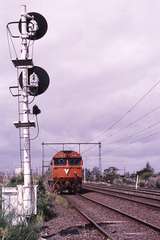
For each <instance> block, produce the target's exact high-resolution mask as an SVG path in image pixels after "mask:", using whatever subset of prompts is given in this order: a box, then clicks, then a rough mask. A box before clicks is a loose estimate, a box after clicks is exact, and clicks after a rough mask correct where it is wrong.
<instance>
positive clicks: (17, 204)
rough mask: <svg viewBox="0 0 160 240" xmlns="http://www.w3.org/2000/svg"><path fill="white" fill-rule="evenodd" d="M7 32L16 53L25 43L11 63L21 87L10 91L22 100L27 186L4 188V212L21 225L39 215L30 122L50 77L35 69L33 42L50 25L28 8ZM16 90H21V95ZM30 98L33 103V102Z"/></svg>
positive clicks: (21, 128)
mask: <svg viewBox="0 0 160 240" xmlns="http://www.w3.org/2000/svg"><path fill="white" fill-rule="evenodd" d="M15 26H16V27H17V28H18V30H19V33H20V34H19V35H17V34H13V32H12V31H13V27H15ZM7 31H8V34H9V37H10V42H11V43H12V48H13V50H14V51H15V49H16V47H15V46H14V44H13V40H17V39H18V40H20V41H21V48H20V57H18V54H17V53H16V52H14V53H15V55H16V58H15V59H11V60H12V62H13V64H14V66H15V67H16V68H17V83H18V84H17V86H11V87H10V91H11V93H12V96H14V97H18V114H19V119H18V122H15V123H14V125H15V127H16V128H18V129H19V136H20V159H21V168H22V169H21V170H22V173H23V176H24V184H23V185H18V186H17V187H14V188H5V187H3V189H2V199H3V201H2V209H3V211H4V212H5V213H6V214H8V213H11V212H12V213H13V214H14V217H15V218H14V223H18V222H19V221H22V220H25V219H26V218H30V216H31V215H33V214H36V213H37V186H36V185H33V183H32V171H31V138H30V129H31V128H32V127H36V123H35V122H34V121H30V116H31V114H32V116H33V115H36V116H37V114H39V113H40V110H39V108H38V107H37V106H36V105H34V106H33V111H31V109H30V103H31V102H33V101H34V99H35V97H36V96H38V95H40V94H42V93H43V92H44V91H45V90H46V89H47V88H48V85H49V76H48V74H47V73H46V71H45V70H44V69H42V68H40V67H37V66H34V65H33V61H32V57H31V55H32V54H31V53H30V48H31V46H33V44H31V42H32V41H35V40H37V39H40V38H41V37H43V35H44V34H45V33H46V31H47V22H46V20H45V18H44V17H43V16H42V15H40V14H39V13H35V12H31V13H28V12H27V9H26V5H22V6H21V17H20V20H19V21H18V22H10V23H8V24H7ZM9 47H10V46H9ZM9 49H10V48H9ZM10 50H11V49H10ZM13 90H14V91H15V90H17V93H15V92H13ZM30 97H31V98H32V101H30ZM8 205H9V206H8Z"/></svg>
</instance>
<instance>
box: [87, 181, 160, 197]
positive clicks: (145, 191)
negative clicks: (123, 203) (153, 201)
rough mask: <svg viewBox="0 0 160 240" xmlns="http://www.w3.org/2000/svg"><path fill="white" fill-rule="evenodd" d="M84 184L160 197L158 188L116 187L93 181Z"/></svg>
mask: <svg viewBox="0 0 160 240" xmlns="http://www.w3.org/2000/svg"><path fill="white" fill-rule="evenodd" d="M83 185H89V186H95V187H101V188H104V189H109V190H112V191H113V190H115V191H116V190H118V191H122V192H126V193H130V194H131V193H134V194H137V195H138V194H142V196H143V195H150V196H152V198H153V196H155V197H157V198H159V199H160V191H158V190H153V189H150V190H149V189H133V188H131V187H130V188H129V187H121V186H117V187H115V186H107V185H104V184H95V183H94V184H93V183H91V184H88V183H85V184H83Z"/></svg>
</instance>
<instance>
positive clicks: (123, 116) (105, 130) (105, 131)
mask: <svg viewBox="0 0 160 240" xmlns="http://www.w3.org/2000/svg"><path fill="white" fill-rule="evenodd" d="M159 84H160V80H158V81H157V82H156V83H155V84H154V85H153V86H152V87H151V88H150V89H149V90H148V91H147V92H146V93H145V94H144V95H143V96H142V97H140V98H139V100H138V101H137V102H136V103H135V104H134V105H133V106H131V107H130V108H129V109H128V110H127V111H126V112H125V113H124V114H123V115H122V116H121V117H120V118H119V119H118V120H116V121H115V122H114V123H113V124H111V125H110V126H109V127H108V128H106V129H104V130H103V132H102V133H101V134H99V135H98V136H97V137H96V138H99V137H101V136H104V135H106V133H107V132H109V131H110V130H111V129H113V128H114V127H115V126H116V125H117V124H118V123H120V122H121V121H122V120H123V119H124V118H125V117H126V116H127V115H128V114H130V113H131V112H132V111H133V110H134V109H135V108H136V107H137V106H138V105H139V104H140V103H141V102H142V101H143V100H144V99H145V98H146V97H147V96H148V95H149V94H150V93H151V92H152V91H153V90H154V89H155V88H156V87H157V86H158V85H159ZM105 138H106V137H105ZM105 138H103V139H101V140H99V141H103V140H104V139H105ZM92 141H95V139H93V140H91V141H90V142H92ZM94 147H95V146H92V147H90V148H88V149H87V150H85V151H84V153H85V152H88V151H89V150H90V149H92V148H94Z"/></svg>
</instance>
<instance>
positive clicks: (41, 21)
mask: <svg viewBox="0 0 160 240" xmlns="http://www.w3.org/2000/svg"><path fill="white" fill-rule="evenodd" d="M21 23H22V21H21V20H20V21H19V25H18V27H19V31H20V33H21V32H22V30H21ZM47 29H48V24H47V21H46V19H45V18H44V17H43V16H42V15H41V14H39V13H36V12H30V13H27V32H28V34H29V37H28V39H30V40H37V39H40V38H41V37H43V36H44V35H45V33H46V32H47Z"/></svg>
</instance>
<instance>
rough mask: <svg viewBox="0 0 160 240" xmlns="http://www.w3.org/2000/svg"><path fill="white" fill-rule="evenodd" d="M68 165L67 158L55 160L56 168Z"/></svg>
mask: <svg viewBox="0 0 160 240" xmlns="http://www.w3.org/2000/svg"><path fill="white" fill-rule="evenodd" d="M66 164H67V159H65V158H55V159H54V165H55V166H63V165H66Z"/></svg>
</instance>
